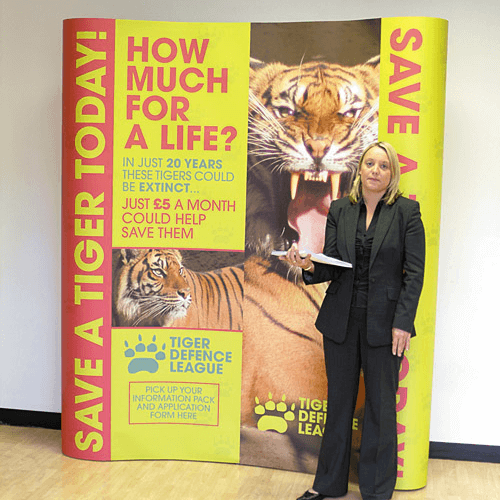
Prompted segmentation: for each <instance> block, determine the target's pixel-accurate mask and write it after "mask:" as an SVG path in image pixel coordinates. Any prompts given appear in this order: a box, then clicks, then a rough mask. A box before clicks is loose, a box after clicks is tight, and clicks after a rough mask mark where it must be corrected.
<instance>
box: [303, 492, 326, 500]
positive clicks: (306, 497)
mask: <svg viewBox="0 0 500 500" xmlns="http://www.w3.org/2000/svg"><path fill="white" fill-rule="evenodd" d="M326 497H327V495H322V494H321V493H313V492H312V491H309V490H307V491H306V492H305V493H304V494H303V495H302V496H301V497H299V498H297V500H323V498H326Z"/></svg>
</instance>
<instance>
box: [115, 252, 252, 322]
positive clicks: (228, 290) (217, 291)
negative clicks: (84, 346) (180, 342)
mask: <svg viewBox="0 0 500 500" xmlns="http://www.w3.org/2000/svg"><path fill="white" fill-rule="evenodd" d="M183 254H184V255H182V254H181V252H180V251H179V250H177V249H171V248H153V249H137V248H136V249H130V248H128V249H115V250H113V326H118V327H120V326H129V327H130V326H132V327H147V326H151V327H176V328H199V329H206V330H232V331H241V330H242V328H243V279H244V276H243V265H242V264H241V263H239V262H240V261H241V254H240V253H239V252H232V253H231V252H202V251H196V252H192V251H183ZM221 262H222V263H223V262H226V263H234V265H227V266H225V267H217V266H218V265H220V264H221ZM185 264H188V267H185ZM189 267H191V269H190V268H189ZM203 268H208V269H210V270H208V271H198V270H197V269H203Z"/></svg>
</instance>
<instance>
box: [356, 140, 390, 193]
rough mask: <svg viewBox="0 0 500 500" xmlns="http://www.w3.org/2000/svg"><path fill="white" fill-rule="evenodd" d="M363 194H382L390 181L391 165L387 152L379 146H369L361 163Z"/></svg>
mask: <svg viewBox="0 0 500 500" xmlns="http://www.w3.org/2000/svg"><path fill="white" fill-rule="evenodd" d="M359 173H360V175H361V186H362V189H363V194H381V195H383V194H384V193H385V192H386V190H387V188H388V186H389V183H390V182H391V166H390V162H389V158H388V157H387V153H386V152H385V151H384V150H383V149H382V148H380V147H378V146H375V147H373V148H371V149H370V150H369V151H368V152H367V153H366V154H365V157H364V158H363V162H362V163H361V170H360V172H359Z"/></svg>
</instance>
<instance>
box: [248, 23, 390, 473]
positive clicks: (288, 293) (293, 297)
mask: <svg viewBox="0 0 500 500" xmlns="http://www.w3.org/2000/svg"><path fill="white" fill-rule="evenodd" d="M251 34H252V44H251V55H252V58H251V60H250V82H249V106H248V162H247V207H246V210H247V211H246V236H245V244H246V248H245V252H246V253H245V307H244V328H243V369H242V400H241V425H242V427H241V450H240V463H245V464H252V465H261V466H269V467H275V468H282V469H289V470H297V471H303V472H314V471H315V467H316V457H317V452H318V450H319V445H320V437H319V436H318V435H315V436H314V435H308V434H307V433H305V432H303V427H302V430H301V427H300V426H301V422H300V421H299V420H300V418H306V417H307V415H309V413H308V412H306V411H302V413H301V410H304V408H305V406H304V405H305V404H306V403H305V401H306V400H307V399H308V400H309V401H311V400H319V401H325V400H326V398H327V383H326V376H325V369H324V358H323V342H322V336H321V334H320V333H319V332H318V331H317V330H316V328H315V326H314V322H315V320H316V316H317V314H318V311H319V307H320V305H321V303H322V300H323V297H324V293H325V290H326V288H327V285H328V284H321V285H314V286H307V287H306V286H305V285H304V284H303V281H302V278H301V276H300V275H299V274H297V273H296V272H295V271H294V270H293V269H291V268H289V267H288V266H287V265H286V264H285V263H283V262H282V261H279V260H278V259H277V258H276V257H272V256H271V252H272V251H273V250H287V249H288V248H289V247H290V245H291V244H292V242H297V244H298V247H299V249H300V250H305V251H308V252H315V253H321V252H322V250H323V243H324V231H325V224H326V215H327V213H328V210H329V207H330V203H331V202H332V200H335V199H338V198H340V197H343V196H346V194H347V193H348V191H349V189H350V186H351V183H352V180H353V173H354V171H355V168H356V166H357V163H358V161H359V157H360V155H361V153H362V151H363V150H364V148H365V147H366V146H367V145H368V144H370V143H372V142H374V141H375V140H377V138H378V97H379V63H380V57H379V56H378V55H377V54H379V51H380V20H372V21H369V22H362V21H360V22H354V23H353V22H346V23H324V25H323V27H322V28H321V27H320V29H319V32H316V33H312V32H311V27H310V25H308V24H307V23H290V24H289V25H286V26H283V25H272V24H256V25H252V32H251ZM254 40H255V42H254ZM362 393H363V390H362V387H360V396H362ZM271 399H272V401H271ZM267 401H271V402H270V404H269V405H268V407H269V408H277V406H276V405H275V403H274V402H275V401H276V402H278V401H283V403H285V404H286V405H287V408H288V409H292V408H293V409H295V418H292V417H289V418H288V422H287V426H286V427H287V430H286V432H282V431H281V430H279V429H278V426H276V429H272V428H270V429H269V430H270V431H271V432H269V431H268V430H266V431H262V430H261V428H262V425H260V424H259V422H260V421H261V419H262V418H263V416H262V413H263V411H262V409H261V408H262V402H267ZM264 408H265V406H264ZM270 413H273V412H270ZM362 413H363V405H362V401H361V402H358V405H357V409H356V415H355V417H356V420H357V423H356V430H355V432H354V433H353V450H354V453H353V457H354V461H355V460H356V448H357V446H358V445H359V438H360V430H361V425H362V423H361V420H362ZM272 418H278V419H279V418H281V419H283V414H281V415H279V414H277V412H276V411H274V413H273V416H272ZM358 423H359V427H358ZM269 427H272V426H269ZM273 430H275V432H272V431H273ZM355 469H356V463H353V464H352V470H353V475H354V476H355V473H354V471H355Z"/></svg>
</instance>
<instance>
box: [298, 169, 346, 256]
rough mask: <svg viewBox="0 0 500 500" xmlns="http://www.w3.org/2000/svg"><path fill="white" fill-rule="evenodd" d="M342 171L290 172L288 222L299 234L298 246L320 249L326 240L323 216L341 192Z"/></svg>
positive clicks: (317, 251)
mask: <svg viewBox="0 0 500 500" xmlns="http://www.w3.org/2000/svg"><path fill="white" fill-rule="evenodd" d="M341 175H342V172H328V171H326V170H324V171H322V172H312V171H305V172H292V173H291V178H290V197H291V201H290V204H289V205H288V224H289V226H290V227H291V228H292V229H294V230H295V231H296V232H297V234H298V236H299V240H298V246H299V250H307V251H310V252H315V253H320V252H322V251H323V246H324V242H325V224H326V216H327V215H328V210H329V208H330V203H331V202H332V200H336V199H338V198H339V196H340V176H341Z"/></svg>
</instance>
